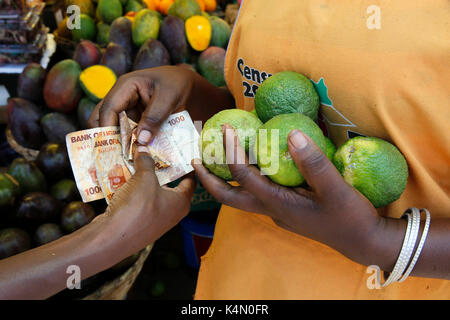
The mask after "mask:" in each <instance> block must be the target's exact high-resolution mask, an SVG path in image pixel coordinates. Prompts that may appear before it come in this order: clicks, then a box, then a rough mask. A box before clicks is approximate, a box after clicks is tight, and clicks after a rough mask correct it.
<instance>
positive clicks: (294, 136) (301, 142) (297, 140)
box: [289, 130, 308, 149]
mask: <svg viewBox="0 0 450 320" xmlns="http://www.w3.org/2000/svg"><path fill="white" fill-rule="evenodd" d="M289 141H290V142H291V143H292V145H293V146H294V147H295V148H297V149H303V148H304V147H306V145H307V144H308V140H306V138H305V136H304V135H303V134H301V133H300V132H299V131H297V130H293V131H291V133H290V134H289Z"/></svg>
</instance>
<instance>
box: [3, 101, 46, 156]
mask: <svg viewBox="0 0 450 320" xmlns="http://www.w3.org/2000/svg"><path fill="white" fill-rule="evenodd" d="M42 116H43V112H42V110H41V109H39V108H38V107H37V106H36V105H35V104H34V103H32V102H30V101H28V100H25V99H22V98H10V99H9V100H8V125H9V127H10V128H11V133H12V135H13V137H14V139H15V140H16V141H17V143H18V144H20V145H21V146H23V147H26V148H31V149H39V148H40V147H41V146H42V145H43V144H44V143H45V136H44V131H43V130H42V128H41V125H40V120H41V118H42Z"/></svg>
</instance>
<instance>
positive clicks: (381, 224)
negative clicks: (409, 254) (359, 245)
mask: <svg viewBox="0 0 450 320" xmlns="http://www.w3.org/2000/svg"><path fill="white" fill-rule="evenodd" d="M406 224H407V222H406V220H405V219H394V218H385V217H380V220H379V221H378V223H377V225H376V226H375V228H374V230H373V232H371V234H370V235H369V236H368V239H367V241H366V246H367V253H368V254H367V256H366V261H367V262H366V263H365V264H366V265H377V266H378V267H380V269H381V270H383V271H387V272H390V271H392V269H393V268H394V265H395V262H396V261H397V258H398V256H399V254H400V250H401V248H402V243H403V240H404V238H405V233H406Z"/></svg>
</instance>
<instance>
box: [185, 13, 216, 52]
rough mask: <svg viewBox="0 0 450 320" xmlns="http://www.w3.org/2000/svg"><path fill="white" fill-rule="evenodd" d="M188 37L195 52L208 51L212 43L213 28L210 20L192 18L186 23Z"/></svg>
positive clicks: (198, 17) (202, 17)
mask: <svg viewBox="0 0 450 320" xmlns="http://www.w3.org/2000/svg"><path fill="white" fill-rule="evenodd" d="M185 29H186V37H187V39H188V42H189V44H190V45H191V47H192V48H193V49H194V50H197V51H203V50H206V49H207V48H208V46H209V42H210V41H211V34H212V28H211V23H210V22H209V20H208V18H206V17H204V16H192V17H190V18H189V19H187V20H186V22H185Z"/></svg>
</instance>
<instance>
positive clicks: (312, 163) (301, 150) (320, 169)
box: [288, 130, 343, 194]
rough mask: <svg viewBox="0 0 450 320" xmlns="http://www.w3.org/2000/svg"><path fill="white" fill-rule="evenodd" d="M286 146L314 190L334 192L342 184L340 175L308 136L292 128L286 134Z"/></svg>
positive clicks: (322, 192) (321, 192) (326, 192)
mask: <svg viewBox="0 0 450 320" xmlns="http://www.w3.org/2000/svg"><path fill="white" fill-rule="evenodd" d="M288 148H289V153H290V154H291V156H292V159H293V160H294V162H295V164H296V165H297V168H298V169H299V171H300V172H301V173H302V174H303V176H304V177H305V179H306V181H307V182H308V185H310V186H311V188H312V189H313V190H314V192H317V193H319V194H330V192H331V193H333V192H336V190H337V188H338V186H339V185H340V184H342V181H343V180H342V177H341V175H340V173H339V172H338V171H337V169H336V168H335V167H334V165H333V164H332V163H331V161H330V160H329V159H328V158H327V156H326V155H325V154H324V153H323V152H322V150H320V148H319V147H318V146H317V145H316V144H315V143H314V141H313V140H312V139H311V138H310V137H308V136H307V135H306V134H304V133H302V132H300V131H299V130H292V131H291V132H290V133H289V135H288Z"/></svg>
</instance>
